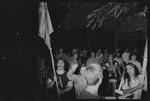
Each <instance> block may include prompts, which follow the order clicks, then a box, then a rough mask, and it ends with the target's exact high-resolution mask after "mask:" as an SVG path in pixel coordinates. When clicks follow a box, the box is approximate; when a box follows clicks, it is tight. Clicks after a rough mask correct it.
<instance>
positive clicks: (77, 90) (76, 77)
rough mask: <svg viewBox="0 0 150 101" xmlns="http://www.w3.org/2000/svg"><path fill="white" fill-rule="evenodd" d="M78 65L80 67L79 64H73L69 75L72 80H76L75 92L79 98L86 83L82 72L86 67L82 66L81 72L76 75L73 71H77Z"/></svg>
mask: <svg viewBox="0 0 150 101" xmlns="http://www.w3.org/2000/svg"><path fill="white" fill-rule="evenodd" d="M77 67H78V64H73V65H72V66H71V68H70V70H69V72H68V73H67V77H68V79H69V80H70V81H72V82H74V87H75V94H76V98H77V99H78V98H79V96H80V93H81V92H82V91H83V89H84V88H85V86H86V85H85V80H84V78H83V76H82V73H83V70H84V69H85V67H81V70H80V74H79V75H76V74H73V73H74V72H75V70H76V68H77Z"/></svg>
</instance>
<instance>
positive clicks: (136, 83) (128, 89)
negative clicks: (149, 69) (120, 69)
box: [120, 62, 147, 99]
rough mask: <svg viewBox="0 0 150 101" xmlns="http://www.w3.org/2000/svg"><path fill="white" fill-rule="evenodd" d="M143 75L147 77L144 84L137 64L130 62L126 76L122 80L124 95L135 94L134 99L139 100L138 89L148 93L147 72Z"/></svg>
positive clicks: (127, 65) (121, 85)
mask: <svg viewBox="0 0 150 101" xmlns="http://www.w3.org/2000/svg"><path fill="white" fill-rule="evenodd" d="M142 75H144V77H145V82H144V84H141V83H140V77H141V75H140V73H139V70H138V68H137V66H136V65H135V64H133V63H132V62H128V63H127V64H126V70H125V75H124V77H123V78H122V80H121V83H120V87H121V90H122V91H123V93H124V94H128V93H133V99H137V98H138V89H143V90H145V91H147V89H146V86H144V85H145V84H146V83H147V82H146V81H147V80H146V79H147V76H146V71H143V73H142Z"/></svg>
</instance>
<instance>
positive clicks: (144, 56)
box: [137, 38, 148, 99]
mask: <svg viewBox="0 0 150 101" xmlns="http://www.w3.org/2000/svg"><path fill="white" fill-rule="evenodd" d="M147 41H148V39H147V38H146V43H145V49H144V55H143V58H144V60H143V68H142V72H144V71H145V70H146V67H147V52H148V51H147V44H148V42H147ZM144 80H145V79H144V75H141V78H140V83H141V84H143V83H144ZM141 95H142V89H139V90H138V98H137V99H141Z"/></svg>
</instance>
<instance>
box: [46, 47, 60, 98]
mask: <svg viewBox="0 0 150 101" xmlns="http://www.w3.org/2000/svg"><path fill="white" fill-rule="evenodd" d="M49 50H50V55H51V59H52V66H53V72H54V76H56V71H55V68H54V59H53V54H52V48H51V47H50V49H49ZM56 87H57V90H58V83H57V80H56ZM57 94H58V93H57ZM58 98H59V99H60V95H59V94H58Z"/></svg>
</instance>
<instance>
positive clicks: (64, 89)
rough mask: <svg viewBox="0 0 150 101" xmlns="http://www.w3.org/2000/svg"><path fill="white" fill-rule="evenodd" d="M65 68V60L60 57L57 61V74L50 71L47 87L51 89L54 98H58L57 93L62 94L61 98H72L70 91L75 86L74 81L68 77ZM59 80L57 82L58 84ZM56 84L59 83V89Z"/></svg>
mask: <svg viewBox="0 0 150 101" xmlns="http://www.w3.org/2000/svg"><path fill="white" fill-rule="evenodd" d="M64 68H65V62H64V60H63V59H58V61H57V69H56V76H55V75H54V73H50V75H49V78H48V82H47V87H48V89H50V90H51V93H50V94H51V97H52V99H56V98H57V96H55V95H57V93H58V94H59V95H60V98H61V99H70V98H71V96H68V95H70V93H72V92H70V91H71V90H72V88H73V82H72V81H69V79H68V78H67V72H66V71H65V70H64ZM56 82H57V84H56ZM54 84H56V85H58V89H56V86H54ZM56 91H57V92H56Z"/></svg>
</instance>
